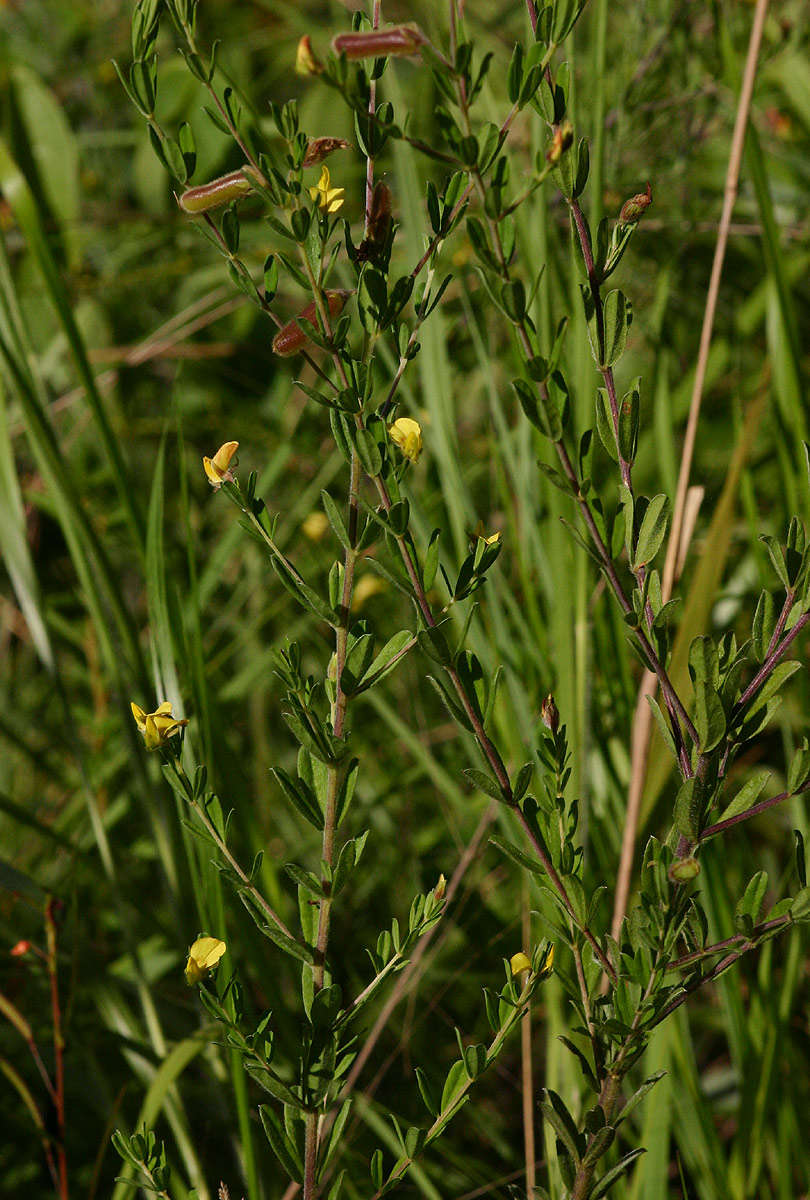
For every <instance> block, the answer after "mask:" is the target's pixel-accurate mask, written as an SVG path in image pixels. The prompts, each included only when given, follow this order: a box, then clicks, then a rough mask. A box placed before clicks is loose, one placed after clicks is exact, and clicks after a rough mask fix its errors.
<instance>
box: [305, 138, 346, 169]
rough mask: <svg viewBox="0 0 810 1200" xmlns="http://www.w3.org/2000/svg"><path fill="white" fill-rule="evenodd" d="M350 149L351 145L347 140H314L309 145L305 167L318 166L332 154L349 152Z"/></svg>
mask: <svg viewBox="0 0 810 1200" xmlns="http://www.w3.org/2000/svg"><path fill="white" fill-rule="evenodd" d="M348 148H349V143H348V142H347V141H346V139H345V138H335V137H319V138H313V139H312V140H311V141H310V142H308V143H307V149H306V154H305V155H304V166H305V167H314V166H317V164H318V163H321V162H323V160H324V159H325V158H327V157H328V156H329V155H330V154H334V152H335V151H336V150H348Z"/></svg>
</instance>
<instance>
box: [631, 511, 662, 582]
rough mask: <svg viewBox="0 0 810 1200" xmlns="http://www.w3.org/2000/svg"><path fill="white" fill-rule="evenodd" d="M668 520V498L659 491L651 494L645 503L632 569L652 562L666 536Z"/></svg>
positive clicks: (635, 569)
mask: <svg viewBox="0 0 810 1200" xmlns="http://www.w3.org/2000/svg"><path fill="white" fill-rule="evenodd" d="M668 522H669V498H668V497H667V496H665V495H663V493H660V494H659V495H657V496H653V498H652V500H650V502H649V504H648V505H647V511H646V512H645V513H644V518H643V520H642V522H641V528H640V529H639V531H638V538H637V539H636V546H635V552H634V554H633V559H632V566H633V570H634V571H637V570H638V569H639V567H642V566H644V565H645V564H646V563H649V562H652V560H653V559H654V558H655V556H656V554H657V553H658V551H659V550H660V549H661V543H662V542H663V540H664V538H665V537H666V532H667V524H668Z"/></svg>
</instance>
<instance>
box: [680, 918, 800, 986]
mask: <svg viewBox="0 0 810 1200" xmlns="http://www.w3.org/2000/svg"><path fill="white" fill-rule="evenodd" d="M792 923H793V918H792V917H791V915H790V913H783V914H782V916H781V917H773V918H772V919H771V920H770V921H763V922H762V924H761V925H755V926H754V928H753V929H752V930H751V932H750V933H734V934H732V935H731V937H728V938H725V939H724V940H723V941H722V942H715V943H714V944H713V945H711V946H704V947H703V949H702V950H695V951H693V952H692V953H691V954H684V955H682V956H681V957H680V958H673V960H672V961H671V962H670V963H668V964H667V968H666V969H667V970H668V971H675V970H682V969H683V968H684V967H690V966H691V965H692V964H693V963H698V962H702V960H703V959H704V958H710V957H711V955H713V954H720V953H722V951H723V950H729V949H730V948H731V947H732V946H739V944H740V943H741V942H743V943H744V948H745V949H746V950H752V949H753V948H754V947H755V946H756V945H757V943H758V941H759V939H760V938H762V937H764V936H765V935H766V934H768V933H772V932H773V931H774V930H776V929H781V928H782V926H783V925H791V924H792ZM706 978H708V976H707V977H706Z"/></svg>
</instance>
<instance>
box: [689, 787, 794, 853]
mask: <svg viewBox="0 0 810 1200" xmlns="http://www.w3.org/2000/svg"><path fill="white" fill-rule="evenodd" d="M808 791H810V782H808V783H804V784H802V786H801V787H800V788H797V789H796V791H795V792H780V793H779V795H778V796H771V797H770V799H768V800H760V802H759V804H752V805H751V807H750V808H747V809H746V810H745V812H741V813H737V814H736V815H735V816H733V817H726V819H725V821H718V822H717V823H716V824H715V825H707V827H706V828H705V829H704V830H703V832H702V833H701V835H700V837H699V838H698V841H699V842H705V841H707V840H708V839H709V838H710V837H714V836H715V835H716V834H718V833H724V832H725V831H726V830H727V829H732V828H733V827H734V826H735V825H740V824H741V823H742V822H743V821H750V820H751V818H752V817H758V816H759V814H760V813H764V812H767V811H768V809H769V808H773V807H774V805H776V804H781V803H782V801H783V800H791V799H792V798H793V797H794V796H800V795H801V794H802V793H803V792H808Z"/></svg>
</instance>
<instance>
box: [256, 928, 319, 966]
mask: <svg viewBox="0 0 810 1200" xmlns="http://www.w3.org/2000/svg"><path fill="white" fill-rule="evenodd" d="M260 929H261V931H262V933H263V934H264V935H265V937H268V938H269V939H270V941H271V942H273V943H274V944H275V945H276V946H278V948H279V950H283V951H284V953H285V954H289V955H290V957H291V958H297V959H298V961H299V962H304V963H307V964H308V965H309V966H312V964H313V962H314V961H315V957H314V955H313V953H312V951H311V950H310V948H309V946H304V945H303V944H302V943H301V942H296V941H295V939H294V938H291V937H288V936H287V934H286V933H282V932H281V930H280V929H278V928H277V927H276V926H275V925H261V926H260Z"/></svg>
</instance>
